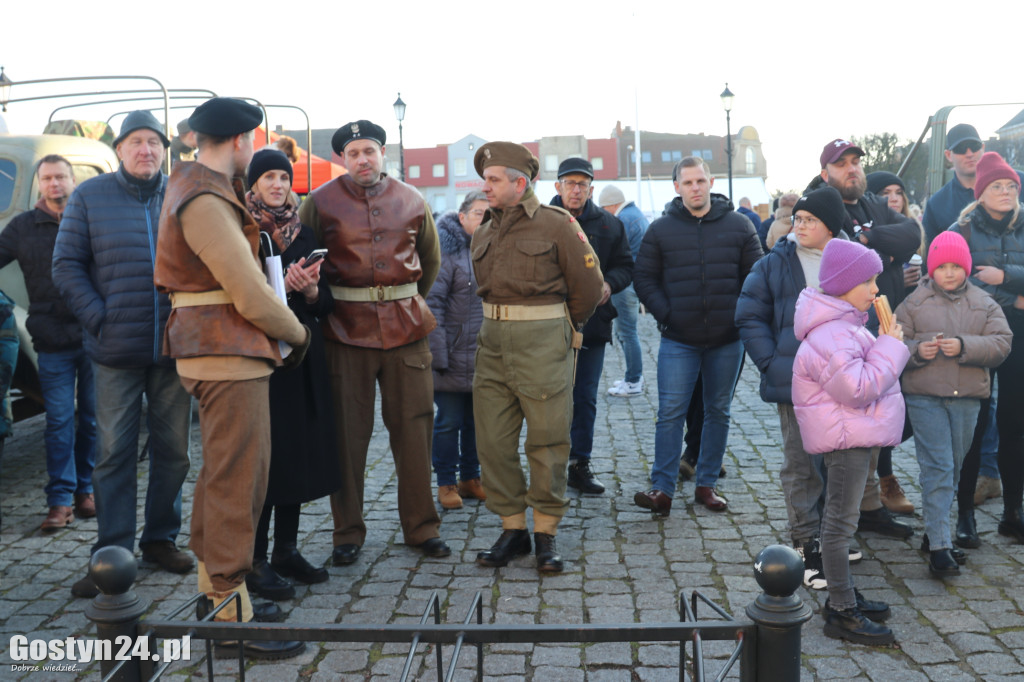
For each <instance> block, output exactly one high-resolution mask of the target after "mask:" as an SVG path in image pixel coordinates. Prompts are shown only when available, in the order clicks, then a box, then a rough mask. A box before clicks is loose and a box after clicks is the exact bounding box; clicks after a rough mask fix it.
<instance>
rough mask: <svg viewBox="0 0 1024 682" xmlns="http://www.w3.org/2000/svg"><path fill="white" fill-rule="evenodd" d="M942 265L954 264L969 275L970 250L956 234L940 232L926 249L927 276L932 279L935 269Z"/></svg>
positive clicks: (958, 234)
mask: <svg viewBox="0 0 1024 682" xmlns="http://www.w3.org/2000/svg"><path fill="white" fill-rule="evenodd" d="M943 263H956V264H957V265H959V266H960V267H962V268H963V269H964V270H966V271H967V274H968V275H970V274H971V249H970V248H969V247H968V246H967V241H966V240H965V239H964V238H963V236H962V235H960V233H958V232H950V231H949V230H947V231H945V232H940V233H939V236H938V237H936V238H935V239H934V241H932V243H931V246H929V247H928V276H929V277H934V275H935V268H937V267H939V266H940V265H942V264H943Z"/></svg>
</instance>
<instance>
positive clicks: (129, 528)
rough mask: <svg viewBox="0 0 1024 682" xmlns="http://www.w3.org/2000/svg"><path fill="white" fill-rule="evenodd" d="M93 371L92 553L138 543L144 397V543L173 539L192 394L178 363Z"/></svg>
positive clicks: (130, 547) (178, 514)
mask: <svg viewBox="0 0 1024 682" xmlns="http://www.w3.org/2000/svg"><path fill="white" fill-rule="evenodd" d="M93 368H94V371H95V375H96V427H97V433H98V436H99V438H98V445H99V455H98V458H97V460H96V469H95V470H94V471H93V477H92V478H93V486H94V487H95V491H96V520H97V522H98V526H99V528H98V532H97V535H96V544H95V545H93V548H92V551H94V552H95V551H96V550H97V549H99V548H100V547H106V546H107V545H120V546H121V547H124V548H125V549H127V550H128V551H132V550H133V549H134V547H135V527H136V518H135V515H136V507H137V503H136V496H137V493H138V490H137V484H138V466H139V465H138V460H139V422H140V420H141V418H142V395H143V394H145V395H146V402H147V408H146V426H147V428H148V429H149V445H150V447H149V452H150V455H149V483H148V486H147V489H146V507H145V525H144V527H143V530H142V537H141V538H140V539H139V544H140V545H145V544H148V543H152V542H174V540H175V538H177V536H178V531H179V530H180V529H181V485H182V483H184V482H185V476H186V474H188V467H189V455H188V439H189V430H190V429H191V426H192V399H191V397H190V396H189V394H188V393H187V392H186V391H185V388H184V387H183V386H182V385H181V381H180V380H179V379H178V373H177V372H176V371H175V370H174V368H173V367H161V366H159V365H150V366H148V367H142V368H127V369H118V368H114V367H105V366H104V365H100V364H97V363H93ZM248 417H249V415H246V416H240V418H248ZM252 418H256V417H255V416H252Z"/></svg>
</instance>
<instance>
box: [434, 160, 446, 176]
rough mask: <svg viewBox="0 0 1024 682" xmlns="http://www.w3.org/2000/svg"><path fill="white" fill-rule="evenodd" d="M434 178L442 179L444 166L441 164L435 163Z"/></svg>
mask: <svg viewBox="0 0 1024 682" xmlns="http://www.w3.org/2000/svg"><path fill="white" fill-rule="evenodd" d="M434 177H435V178H443V177H444V164H443V163H435V164H434Z"/></svg>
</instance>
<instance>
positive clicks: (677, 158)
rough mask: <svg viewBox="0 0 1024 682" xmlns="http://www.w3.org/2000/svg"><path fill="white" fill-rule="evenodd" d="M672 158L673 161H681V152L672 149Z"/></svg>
mask: <svg viewBox="0 0 1024 682" xmlns="http://www.w3.org/2000/svg"><path fill="white" fill-rule="evenodd" d="M672 160H673V161H682V160H683V153H682V152H681V151H674V152H672Z"/></svg>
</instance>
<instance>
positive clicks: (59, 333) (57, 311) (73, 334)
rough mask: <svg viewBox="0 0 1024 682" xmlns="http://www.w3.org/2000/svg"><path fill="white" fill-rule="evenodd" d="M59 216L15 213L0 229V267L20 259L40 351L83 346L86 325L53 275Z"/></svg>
mask: <svg viewBox="0 0 1024 682" xmlns="http://www.w3.org/2000/svg"><path fill="white" fill-rule="evenodd" d="M59 226H60V225H59V223H58V222H57V219H56V218H54V217H53V216H52V215H50V214H49V213H47V212H46V211H43V210H41V209H38V208H34V209H32V210H31V211H26V212H24V213H22V214H21V215H18V216H15V217H14V218H13V219H12V220H11V222H9V223H7V227H5V228H4V230H3V232H0V267H4V266H5V265H7V264H8V263H10V262H11V261H14V260H17V261H18V264H19V265H20V266H21V272H22V274H23V275H24V276H25V288H26V289H27V290H28V300H29V306H28V321H27V322H26V323H25V327H26V328H27V329H28V333H29V334H31V335H32V346H33V347H34V348H35V349H36V352H37V353H56V352H58V351H62V350H74V349H75V348H80V347H81V346H82V325H80V324H79V323H78V319H77V318H75V315H74V313H72V312H71V310H70V309H69V308H68V306H67V304H65V303H64V299H63V297H61V295H60V292H59V291H57V287H56V286H54V284H53V276H52V275H51V270H52V261H53V244H54V242H56V241H57V228H58V227H59Z"/></svg>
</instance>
